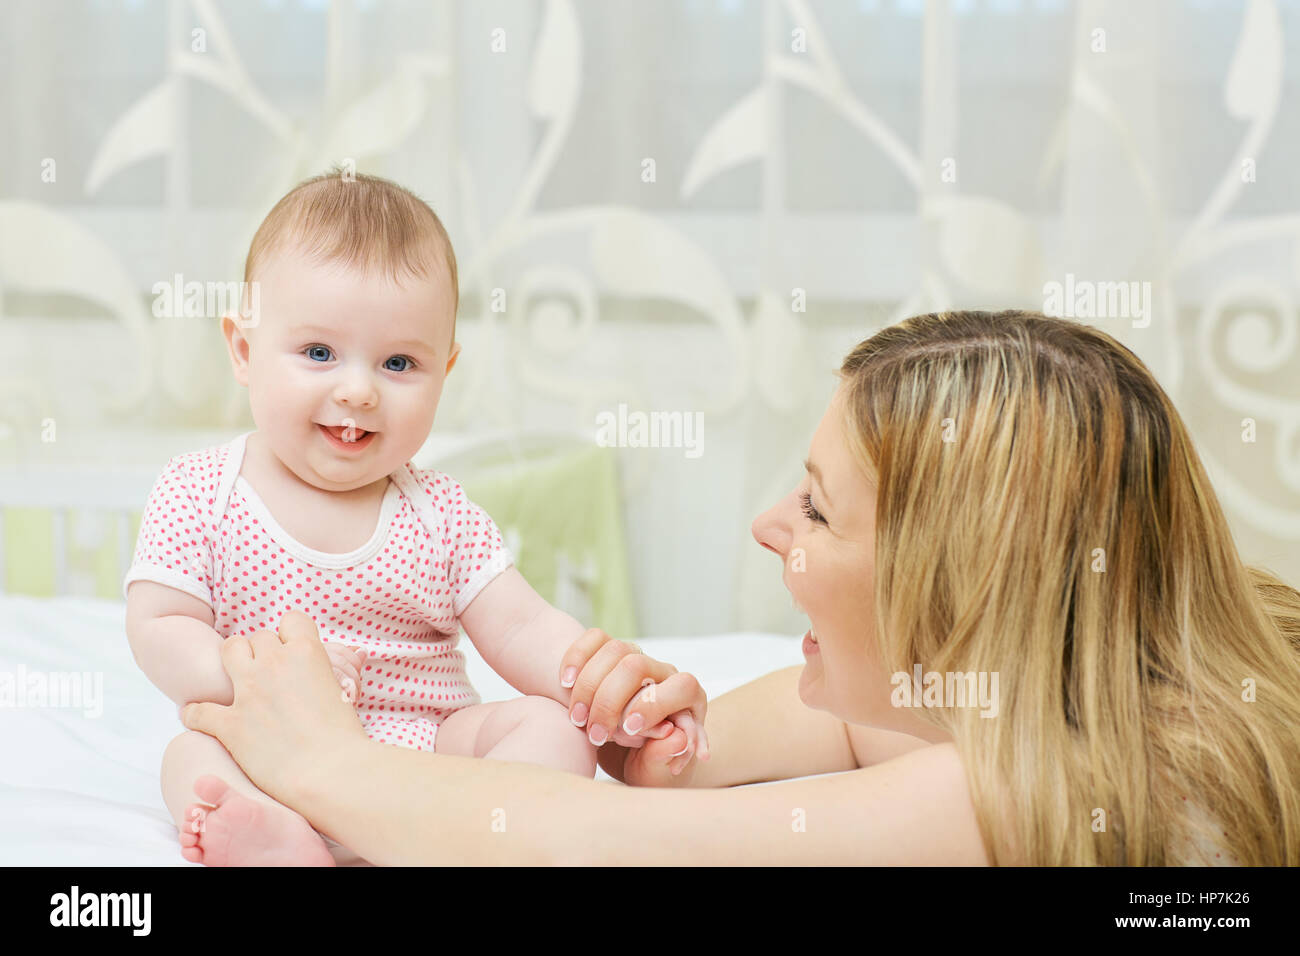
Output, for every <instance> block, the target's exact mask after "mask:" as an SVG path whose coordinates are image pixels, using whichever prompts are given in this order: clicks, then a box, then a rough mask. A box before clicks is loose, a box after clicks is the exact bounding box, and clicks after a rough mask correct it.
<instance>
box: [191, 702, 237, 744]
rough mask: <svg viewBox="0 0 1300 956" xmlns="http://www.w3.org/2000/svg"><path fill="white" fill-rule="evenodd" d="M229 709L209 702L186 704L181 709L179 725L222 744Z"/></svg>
mask: <svg viewBox="0 0 1300 956" xmlns="http://www.w3.org/2000/svg"><path fill="white" fill-rule="evenodd" d="M231 709H232V708H230V707H226V706H224V705H222V704H214V703H212V702H211V701H201V702H199V703H193V704H186V705H185V706H184V707H182V708H181V723H182V724H184V725H185V726H186V727H188V728H189V729H190V730H197V731H199V732H200V733H204V734H210V735H211V736H213V737H217V738H219V739H220V740H221V741H222V742H223V743H224V742H225V740H226V736H227V731H228V729H229V721H230V711H231Z"/></svg>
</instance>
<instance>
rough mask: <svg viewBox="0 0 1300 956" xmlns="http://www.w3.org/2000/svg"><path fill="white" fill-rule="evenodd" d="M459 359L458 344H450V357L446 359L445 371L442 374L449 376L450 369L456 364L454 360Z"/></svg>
mask: <svg viewBox="0 0 1300 956" xmlns="http://www.w3.org/2000/svg"><path fill="white" fill-rule="evenodd" d="M459 357H460V343H459V342H452V343H451V356H450V357H449V358H448V359H447V371H446V372H445V373H443V374H445V375H450V374H451V370H452V367H453V366H455V364H456V359H457V358H459Z"/></svg>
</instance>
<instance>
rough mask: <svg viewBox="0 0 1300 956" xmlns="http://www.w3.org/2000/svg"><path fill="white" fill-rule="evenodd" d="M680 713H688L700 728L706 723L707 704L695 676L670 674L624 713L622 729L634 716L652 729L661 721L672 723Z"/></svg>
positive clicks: (638, 697) (638, 698) (642, 694)
mask: <svg viewBox="0 0 1300 956" xmlns="http://www.w3.org/2000/svg"><path fill="white" fill-rule="evenodd" d="M680 710H686V711H688V712H689V713H690V714H691V715H692V716H693V717H695V723H696V724H697V725H702V724H703V723H704V716H705V713H706V712H707V710H708V700H707V698H706V697H705V695H704V688H702V687H701V686H700V682H699V681H698V680H697V679H696V677H695V675H694V674H689V673H685V672H681V673H675V674H670V675H668V676H667V677H665V678H664V679H663V680H661V681H659V682H658V683H657V684H655V685H653V686H650V687H646V688H644V689H643V690H642V691H641V692H640V693H638V694H637V695H636V699H634V700H633V701H632V702H631V703H629V704H628V705H627V707H626V708H625V710H624V711H623V715H622V719H621V723H620V726H622V727H624V728H625V729H626V727H627V726H628V725H627V722H628V721H629V720H631V718H632V716H633V714H640V715H641V725H642V726H647V727H653V726H655V725H656V724H658V723H660V722H661V721H664V720H668V719H672V715H673V714H675V713H677V712H678V711H680ZM635 725H636V724H635V722H633V726H635ZM678 726H680V724H679V725H678Z"/></svg>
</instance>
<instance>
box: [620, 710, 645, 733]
mask: <svg viewBox="0 0 1300 956" xmlns="http://www.w3.org/2000/svg"><path fill="white" fill-rule="evenodd" d="M644 726H645V718H644V717H642V716H641V715H640V714H632V715H630V716H629V717H628V718H627V720H625V721H623V733H625V734H627V735H628V736H632V735H634V734H636V732H637V731H639V730H640V729H641V728H642V727H644Z"/></svg>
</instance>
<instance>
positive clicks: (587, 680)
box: [571, 641, 676, 746]
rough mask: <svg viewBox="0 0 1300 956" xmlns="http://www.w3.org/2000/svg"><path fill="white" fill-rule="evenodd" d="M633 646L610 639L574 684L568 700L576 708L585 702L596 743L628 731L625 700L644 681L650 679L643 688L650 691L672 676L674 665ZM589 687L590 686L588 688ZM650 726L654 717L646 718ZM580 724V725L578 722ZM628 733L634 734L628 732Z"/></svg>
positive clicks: (590, 732) (636, 691) (593, 741)
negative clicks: (633, 648) (624, 721)
mask: <svg viewBox="0 0 1300 956" xmlns="http://www.w3.org/2000/svg"><path fill="white" fill-rule="evenodd" d="M632 647H633V645H628V644H626V643H625V642H622V641H611V642H610V643H608V644H606V645H605V646H604V647H602V648H601V649H600V650H598V651H597V652H596V656H595V657H593V658H592V659H591V661H590V662H589V663H588V664H587V666H586V667H584V668H583V669H582V673H581V674H579V675H578V682H577V683H576V684H574V687H573V696H572V698H571V700H572V701H573V705H574V706H575V707H576V706H577V705H578V704H579V703H580V702H584V701H586V702H588V703H587V707H588V711H587V719H586V726H587V730H588V735H587V736H588V739H589V740H590V741H591V742H592V743H593V744H596V745H597V746H599V745H600V744H603V743H604V742H605V741H606V740H609V739H610V738H611V737H617V736H618V734H619V732H620V731H622V733H624V734H627V730H626V729H625V728H624V726H623V712H624V710H625V709H626V708H627V705H628V702H629V701H631V700H632V699H633V698H634V697H637V696H639V691H640V690H641V688H642V687H643V686H645V684H646V681H650V682H652V683H651V684H650V685H649V686H648V687H646V688H645V689H646V690H650V691H653V688H654V683H653V682H658V681H660V680H663V679H665V678H667V677H670V676H672V675H673V674H675V673H676V668H674V667H673V666H672V665H671V664H665V663H664V662H663V661H657V660H655V659H654V658H653V657H646V656H645V655H644V654H642V653H640V652H639V651H634V650H632ZM588 687H590V688H591V690H590V691H588V689H587V688H588ZM646 722H647V723H648V724H649V725H651V726H653V725H654V724H656V723H658V721H657V720H648V719H647V721H646ZM580 726H581V725H580ZM629 736H635V734H634V733H633V734H631V735H629Z"/></svg>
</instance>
